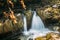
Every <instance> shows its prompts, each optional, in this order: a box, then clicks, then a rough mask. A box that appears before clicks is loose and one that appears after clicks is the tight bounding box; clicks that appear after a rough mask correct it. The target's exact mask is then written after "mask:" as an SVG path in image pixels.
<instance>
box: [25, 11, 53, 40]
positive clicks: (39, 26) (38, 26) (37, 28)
mask: <svg viewBox="0 0 60 40" xmlns="http://www.w3.org/2000/svg"><path fill="white" fill-rule="evenodd" d="M32 12H33V13H34V15H33V19H32V23H31V24H32V25H31V29H30V30H29V31H27V26H26V25H27V24H26V17H24V22H25V23H24V31H25V32H24V34H25V35H29V37H28V39H29V38H32V37H33V38H36V37H38V36H44V35H46V34H47V33H50V32H53V31H51V30H49V29H48V28H45V26H44V23H43V21H42V20H41V18H40V17H39V16H38V15H37V14H36V11H32Z"/></svg>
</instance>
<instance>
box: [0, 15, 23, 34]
mask: <svg viewBox="0 0 60 40" xmlns="http://www.w3.org/2000/svg"><path fill="white" fill-rule="evenodd" d="M15 16H16V15H15ZM16 18H17V23H13V21H12V20H10V19H5V22H3V20H2V21H1V22H0V34H4V33H8V32H16V31H20V32H22V31H23V21H22V15H21V14H20V15H19V16H16Z"/></svg>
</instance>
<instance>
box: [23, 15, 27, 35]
mask: <svg viewBox="0 0 60 40" xmlns="http://www.w3.org/2000/svg"><path fill="white" fill-rule="evenodd" d="M23 21H24V34H26V33H27V20H26V16H24V18H23Z"/></svg>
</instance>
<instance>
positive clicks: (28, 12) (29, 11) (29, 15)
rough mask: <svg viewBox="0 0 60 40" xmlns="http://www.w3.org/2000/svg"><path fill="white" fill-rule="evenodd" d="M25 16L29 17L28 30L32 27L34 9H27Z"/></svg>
mask: <svg viewBox="0 0 60 40" xmlns="http://www.w3.org/2000/svg"><path fill="white" fill-rule="evenodd" d="M25 16H26V18H27V30H29V29H30V28H31V23H32V17H33V13H32V11H31V10H28V11H26V12H25Z"/></svg>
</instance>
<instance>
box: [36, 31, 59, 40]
mask: <svg viewBox="0 0 60 40" xmlns="http://www.w3.org/2000/svg"><path fill="white" fill-rule="evenodd" d="M35 40H60V35H59V34H58V33H53V32H51V33H48V34H47V35H46V36H43V37H37V38H36V39H35Z"/></svg>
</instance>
